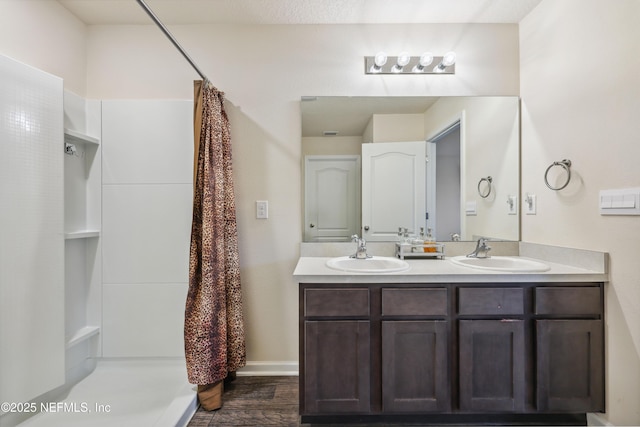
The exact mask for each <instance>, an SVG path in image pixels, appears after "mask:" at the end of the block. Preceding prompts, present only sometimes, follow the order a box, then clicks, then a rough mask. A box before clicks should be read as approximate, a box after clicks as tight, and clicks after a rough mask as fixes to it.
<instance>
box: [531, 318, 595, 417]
mask: <svg viewBox="0 0 640 427" xmlns="http://www.w3.org/2000/svg"><path fill="white" fill-rule="evenodd" d="M536 325H537V339H538V341H537V364H538V370H537V372H538V381H537V384H538V389H537V399H538V410H539V411H550V412H559V411H562V412H596V411H603V410H604V355H603V353H604V347H603V331H602V328H603V326H602V321H601V320H538V321H537V322H536Z"/></svg>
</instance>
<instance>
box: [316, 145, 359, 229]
mask: <svg viewBox="0 0 640 427" xmlns="http://www.w3.org/2000/svg"><path fill="white" fill-rule="evenodd" d="M304 160H305V193H304V194H305V231H304V234H305V236H304V237H305V239H304V240H305V241H306V242H323V241H331V242H336V241H350V240H351V236H352V235H354V234H359V233H360V156H356V155H328V156H315V155H314V156H305V158H304Z"/></svg>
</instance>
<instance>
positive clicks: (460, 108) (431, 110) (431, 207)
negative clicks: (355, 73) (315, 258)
mask: <svg viewBox="0 0 640 427" xmlns="http://www.w3.org/2000/svg"><path fill="white" fill-rule="evenodd" d="M301 113H302V158H303V164H302V168H303V171H302V176H303V177H304V179H305V182H304V184H303V186H302V187H303V191H304V195H303V200H304V202H303V206H302V209H303V218H304V224H303V226H304V229H303V231H302V232H303V241H305V242H325V241H348V240H350V236H351V235H352V234H359V235H362V236H364V237H365V238H366V239H368V240H374V241H397V239H398V229H399V228H407V229H408V233H409V234H413V235H419V234H420V231H421V230H424V232H425V234H426V232H427V230H428V229H432V233H433V236H434V237H435V239H436V240H437V241H450V240H458V239H459V240H476V239H477V238H479V237H487V238H489V239H494V240H519V238H520V235H519V232H520V226H519V224H520V221H519V209H518V206H519V197H518V196H519V188H520V182H519V176H520V168H519V165H520V138H519V134H520V131H519V99H518V98H517V97H500V96H482V97H451V96H449V97H303V98H302V101H301ZM397 143H402V144H397ZM409 143H412V144H409ZM363 147H364V148H365V149H363ZM407 147H411V148H407ZM416 147H417V148H416ZM407 150H409V151H407ZM421 153H424V154H421ZM421 156H423V157H422V158H421ZM488 177H491V179H490V182H489V180H488V179H487V178H488ZM487 185H490V188H488V187H487ZM489 189H490V192H489V194H488V195H487V192H488V190H489ZM484 196H486V197H484ZM514 198H515V199H514Z"/></svg>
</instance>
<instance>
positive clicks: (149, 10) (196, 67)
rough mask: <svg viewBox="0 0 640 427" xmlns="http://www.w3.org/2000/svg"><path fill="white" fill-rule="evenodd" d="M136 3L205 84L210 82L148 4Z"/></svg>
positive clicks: (141, 0) (140, 1) (141, 1)
mask: <svg viewBox="0 0 640 427" xmlns="http://www.w3.org/2000/svg"><path fill="white" fill-rule="evenodd" d="M136 1H137V2H138V4H139V5H140V6H141V7H142V8H143V9H144V10H145V12H147V15H149V17H150V18H151V19H152V20H153V22H155V23H156V25H157V26H158V28H160V30H162V32H163V33H164V35H165V36H167V38H168V39H169V40H171V43H173V45H174V46H175V47H176V48H177V49H178V50H179V51H180V53H181V54H182V56H184V59H186V60H187V61H188V62H189V64H191V66H192V67H193V69H194V70H196V72H197V73H198V74H200V77H202V80H204V81H205V82H208V81H209V79H208V78H207V76H205V74H204V73H203V72H202V71H200V68H198V66H197V65H196V63H195V62H193V59H191V57H190V56H189V55H188V54H187V52H185V50H184V49H183V48H182V46H180V43H178V41H177V40H176V39H175V37H173V35H172V34H171V33H170V32H169V30H168V29H167V27H165V26H164V24H163V23H162V22H161V21H160V19H158V17H157V16H156V14H155V13H153V11H152V10H151V9H150V8H149V6H147V4H146V3H145V2H144V0H136Z"/></svg>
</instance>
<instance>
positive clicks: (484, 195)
mask: <svg viewBox="0 0 640 427" xmlns="http://www.w3.org/2000/svg"><path fill="white" fill-rule="evenodd" d="M483 181H486V183H487V185H486V189H485V191H484V192H483V191H482V190H481V189H480V186H481V185H482V182H483ZM492 181H493V178H491V177H490V176H488V177H486V178H480V181H478V194H479V195H480V197H482V198H483V199H486V198H487V197H489V195H490V194H491V182H492Z"/></svg>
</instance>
